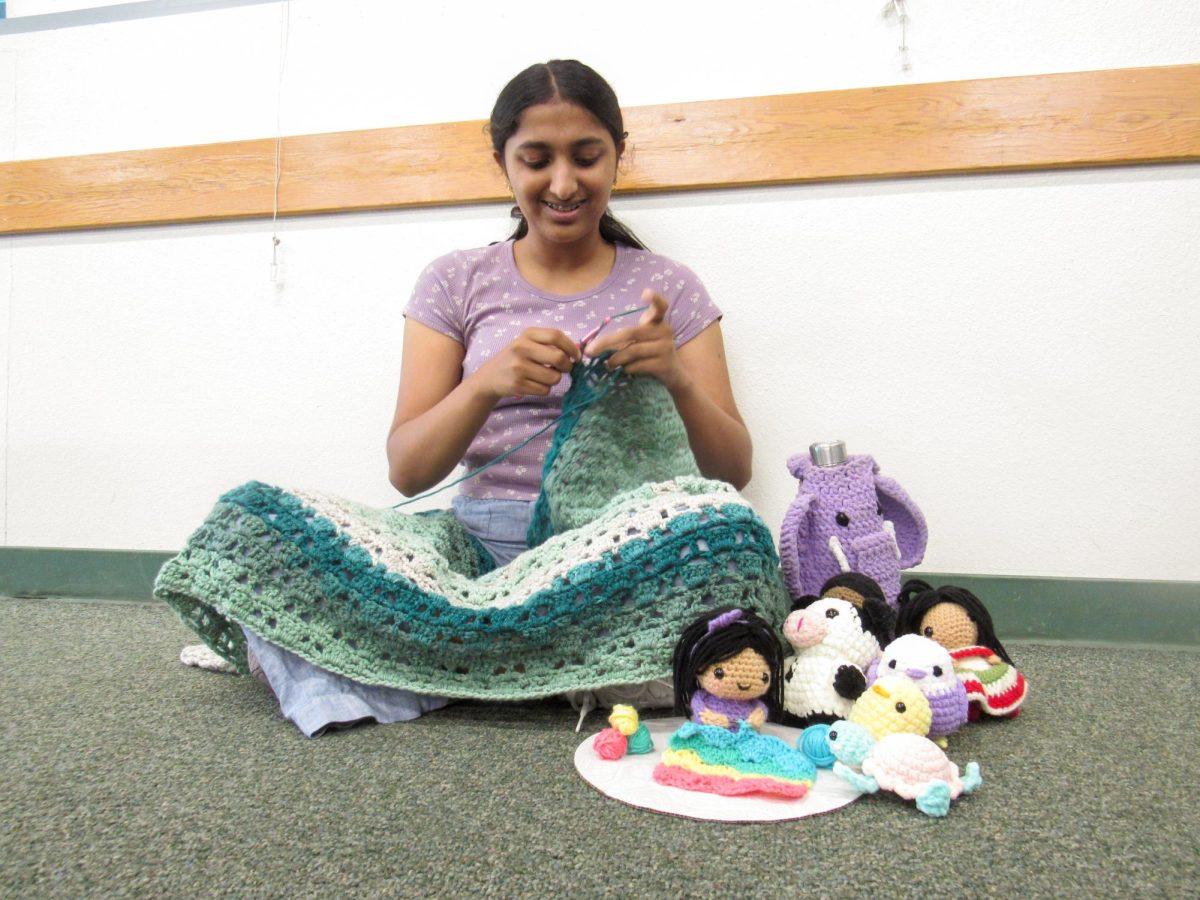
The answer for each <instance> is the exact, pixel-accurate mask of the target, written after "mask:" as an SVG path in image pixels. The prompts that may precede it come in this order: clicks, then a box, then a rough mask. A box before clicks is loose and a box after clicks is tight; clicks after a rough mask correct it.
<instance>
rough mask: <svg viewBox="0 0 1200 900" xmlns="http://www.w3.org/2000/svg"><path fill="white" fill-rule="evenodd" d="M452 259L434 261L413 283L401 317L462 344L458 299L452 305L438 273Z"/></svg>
mask: <svg viewBox="0 0 1200 900" xmlns="http://www.w3.org/2000/svg"><path fill="white" fill-rule="evenodd" d="M452 266H453V262H452V261H451V260H450V259H449V258H448V257H442V258H440V259H437V260H434V261H433V262H432V263H430V264H429V265H428V266H426V268H425V271H423V272H422V273H421V275H420V277H419V278H417V283H416V284H415V285H414V286H413V291H412V296H411V297H409V298H408V304H407V305H406V306H405V307H404V317H405V318H407V319H413V320H415V321H417V322H420V323H421V324H422V325H426V326H428V327H429V328H432V329H433V330H434V331H437V332H439V333H441V334H444V335H446V337H449V338H453V339H454V340H456V341H458V342H459V343H460V344H463V345H464V346H465V345H466V340H465V339H464V336H465V333H466V326H465V315H464V310H463V306H462V302H461V300H460V301H459V303H457V304H455V303H454V302H453V301H452V300H451V298H450V293H449V291H447V290H446V284H445V282H444V281H443V280H442V278H441V276H440V275H439V273H440V272H441V271H442V270H443V269H449V268H450V267H452Z"/></svg>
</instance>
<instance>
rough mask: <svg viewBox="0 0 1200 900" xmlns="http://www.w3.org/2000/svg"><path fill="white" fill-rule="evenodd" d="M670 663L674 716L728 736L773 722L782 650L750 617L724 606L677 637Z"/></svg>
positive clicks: (757, 620)
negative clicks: (721, 730)
mask: <svg viewBox="0 0 1200 900" xmlns="http://www.w3.org/2000/svg"><path fill="white" fill-rule="evenodd" d="M673 664H674V665H673V667H674V670H675V713H676V715H686V716H689V717H690V718H691V720H692V721H693V722H697V723H699V724H701V725H718V726H720V727H722V728H728V729H729V730H730V731H737V730H738V729H739V727H740V724H739V723H741V722H743V721H744V722H746V723H747V724H749V725H750V726H751V727H753V728H758V727H759V726H761V725H762V724H763V722H765V721H767V720H768V719H778V717H779V714H780V709H781V708H782V706H783V679H782V674H783V647H782V646H781V645H780V643H779V638H778V636H777V634H776V630H775V629H774V628H772V627H771V625H770V624H768V623H767V622H766V621H764V620H763V619H761V618H759V617H758V616H757V615H755V614H754V613H753V612H750V611H749V610H743V609H738V608H736V607H724V608H722V609H716V610H713V611H711V612H709V613H706V614H705V615H703V616H701V617H700V618H699V619H697V620H696V621H695V622H693V623H692V624H691V625H689V626H688V627H687V628H686V629H685V630H684V632H683V634H682V635H681V636H680V638H679V643H678V644H676V645H675V656H674V660H673Z"/></svg>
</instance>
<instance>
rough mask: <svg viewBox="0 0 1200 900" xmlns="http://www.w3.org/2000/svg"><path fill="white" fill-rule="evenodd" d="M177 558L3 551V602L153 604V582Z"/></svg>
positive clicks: (0, 586) (0, 568) (137, 552)
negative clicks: (20, 599) (51, 600)
mask: <svg viewBox="0 0 1200 900" xmlns="http://www.w3.org/2000/svg"><path fill="white" fill-rule="evenodd" d="M174 555H175V554H174V553H154V552H151V551H144V550H68V549H59V548H57V547H0V597H38V598H41V597H60V598H72V599H82V600H145V601H147V602H148V601H151V600H153V599H154V597H153V594H152V591H153V590H154V577H155V576H156V575H157V574H158V570H159V569H161V568H162V565H163V563H165V562H166V561H167V560H168V559H170V558H171V557H172V556H174Z"/></svg>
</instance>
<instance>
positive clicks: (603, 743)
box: [592, 728, 629, 760]
mask: <svg viewBox="0 0 1200 900" xmlns="http://www.w3.org/2000/svg"><path fill="white" fill-rule="evenodd" d="M628 746H629V739H628V738H627V737H625V735H623V734H621V732H619V731H617V729H615V728H605V729H604V730H603V731H601V732H600V733H599V734H598V735H596V737H595V738H594V739H593V740H592V747H593V748H595V750H596V754H597V755H598V756H599V757H600V758H601V759H609V760H612V759H620V758H621V757H622V756H624V755H625V748H626V747H628Z"/></svg>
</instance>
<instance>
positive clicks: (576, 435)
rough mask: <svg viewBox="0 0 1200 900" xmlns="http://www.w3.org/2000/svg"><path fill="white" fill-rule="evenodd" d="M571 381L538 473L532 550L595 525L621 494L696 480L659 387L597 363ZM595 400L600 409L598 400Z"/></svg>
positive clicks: (682, 433) (579, 366)
mask: <svg viewBox="0 0 1200 900" xmlns="http://www.w3.org/2000/svg"><path fill="white" fill-rule="evenodd" d="M571 379H572V382H571V389H570V390H569V391H568V392H567V396H566V397H565V398H564V400H563V411H562V415H561V418H560V420H559V424H558V428H557V429H556V430H555V432H554V441H553V442H552V443H551V445H550V450H549V451H548V452H547V453H546V461H545V464H544V466H543V469H542V491H541V494H540V495H539V496H538V499H537V503H536V504H534V510H533V521H532V522H531V524H530V526H529V535H528V538H529V546H531V547H535V546H537V545H538V544H541V543H542V542H543V541H545V540H546V539H547V538H548V537H550V536H551V535H555V534H561V533H562V532H564V531H569V530H571V529H573V528H577V527H579V526H580V525H586V524H587V523H589V522H591V521H593V520H594V519H595V518H596V517H597V516H598V515H599V514H600V512H601V511H602V510H603V509H604V508H605V507H606V506H607V505H608V504H609V503H610V502H611V501H612V499H613V498H614V497H616V496H617V495H618V494H621V493H624V492H625V491H629V490H633V489H634V488H636V487H639V486H640V485H642V484H645V483H647V482H656V481H669V480H671V479H673V478H678V477H680V476H695V477H699V476H700V468H699V467H698V466H697V465H696V458H695V457H694V456H693V455H692V450H691V447H690V446H689V444H688V439H687V430H686V429H685V428H684V425H683V419H681V418H680V417H679V413H678V412H677V411H676V409H675V402H674V401H673V400H672V399H671V395H670V394H669V393H667V389H666V388H665V387H663V385H662V383H661V382H660V381H658V380H657V379H655V378H651V377H649V376H636V375H635V376H624V377H619V378H618V377H616V376H615V375H614V374H612V373H609V372H608V371H607V370H606V369H605V368H604V366H603V363H602V362H601V361H600V360H593V361H592V362H590V363H587V364H585V363H582V362H579V363H576V364H575V365H574V367H573V368H572V369H571ZM598 397H603V398H604V403H603V404H597V403H596V402H595V400H596V399H597V398H598ZM585 411H586V415H585V414H584V413H585Z"/></svg>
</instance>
